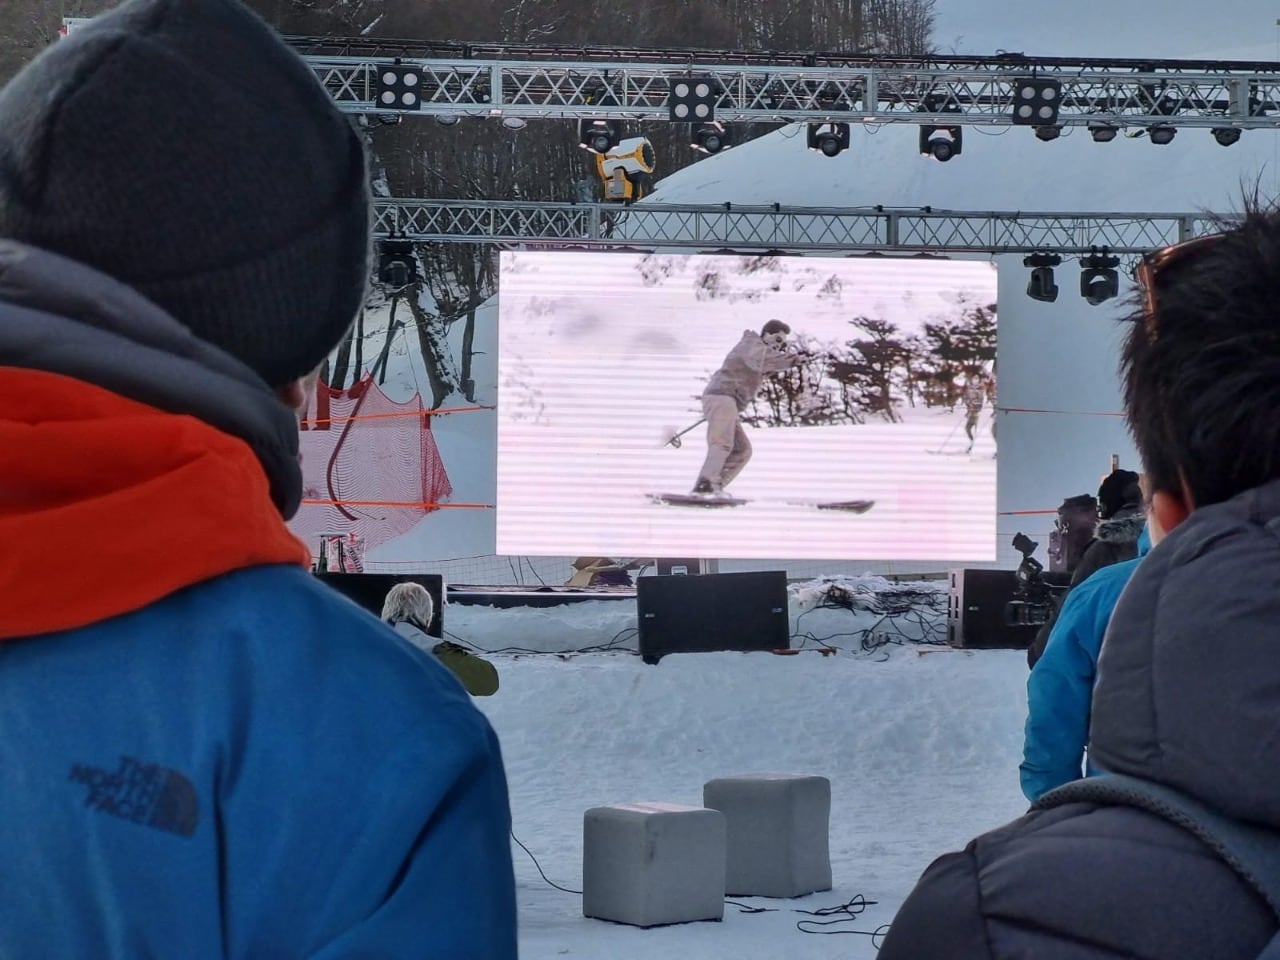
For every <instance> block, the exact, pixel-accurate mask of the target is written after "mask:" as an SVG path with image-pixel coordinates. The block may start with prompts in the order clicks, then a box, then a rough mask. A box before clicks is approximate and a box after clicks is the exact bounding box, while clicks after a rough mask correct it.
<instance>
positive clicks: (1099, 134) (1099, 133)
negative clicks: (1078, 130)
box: [1089, 123, 1120, 143]
mask: <svg viewBox="0 0 1280 960" xmlns="http://www.w3.org/2000/svg"><path fill="white" fill-rule="evenodd" d="M1119 132H1120V128H1119V127H1117V126H1116V125H1115V124H1114V123H1091V124H1089V136H1091V137H1093V142H1094V143H1110V142H1111V141H1112V140H1114V139H1115V138H1116V134H1117V133H1119Z"/></svg>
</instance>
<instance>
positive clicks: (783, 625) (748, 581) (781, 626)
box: [636, 570, 791, 663]
mask: <svg viewBox="0 0 1280 960" xmlns="http://www.w3.org/2000/svg"><path fill="white" fill-rule="evenodd" d="M636 613H637V615H638V617H639V628H640V656H641V657H642V658H643V659H644V662H645V663H657V662H658V660H659V659H660V658H661V657H663V656H665V655H666V654H668V653H694V652H707V651H711V650H785V649H787V648H788V647H790V645H791V641H790V624H789V621H788V617H787V575H786V573H785V572H784V571H782V570H769V571H765V572H762V573H711V574H702V575H701V576H697V577H689V576H669V577H661V576H659V577H638V578H637V579H636Z"/></svg>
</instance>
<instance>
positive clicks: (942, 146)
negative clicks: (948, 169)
mask: <svg viewBox="0 0 1280 960" xmlns="http://www.w3.org/2000/svg"><path fill="white" fill-rule="evenodd" d="M963 136H964V135H963V134H962V133H961V131H960V128H959V127H958V126H954V127H928V126H922V127H921V128H920V153H921V154H922V155H923V156H926V157H933V159H935V160H938V161H940V162H942V163H946V162H947V161H948V160H950V159H951V158H952V157H954V156H957V155H958V154H959V153H960V148H961V146H962V144H963Z"/></svg>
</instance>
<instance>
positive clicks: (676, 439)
mask: <svg viewBox="0 0 1280 960" xmlns="http://www.w3.org/2000/svg"><path fill="white" fill-rule="evenodd" d="M706 422H707V418H706V417H703V418H702V419H701V420H699V421H698V422H697V423H691V424H689V426H687V427H685V428H684V429H683V430H681V431H680V432H679V433H675V434H672V435H671V436H670V437H668V438H667V444H669V445H670V446H673V447H678V446H680V438H681V437H683V436H684V435H685V434H686V433H688V432H689V431H690V430H693V429H694V428H695V427H700V426H702V424H704V423H706ZM667 444H664V446H665V445H667Z"/></svg>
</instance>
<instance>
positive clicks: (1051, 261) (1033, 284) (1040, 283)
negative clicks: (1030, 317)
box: [1022, 253, 1062, 303]
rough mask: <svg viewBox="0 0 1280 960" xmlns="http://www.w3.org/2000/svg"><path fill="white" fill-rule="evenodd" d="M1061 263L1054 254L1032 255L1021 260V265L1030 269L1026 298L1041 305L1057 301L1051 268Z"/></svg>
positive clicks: (1056, 286)
mask: <svg viewBox="0 0 1280 960" xmlns="http://www.w3.org/2000/svg"><path fill="white" fill-rule="evenodd" d="M1060 263H1062V257H1060V256H1058V255H1057V254H1056V253H1033V254H1031V255H1029V256H1026V257H1023V258H1022V265H1023V266H1024V267H1030V268H1031V278H1030V279H1029V280H1028V281H1027V296H1028V297H1030V298H1031V299H1032V300H1039V301H1040V302H1041V303H1053V301H1055V300H1057V299H1058V285H1057V283H1055V282H1054V279H1053V268H1054V267H1056V266H1058V265H1059V264H1060Z"/></svg>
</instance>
